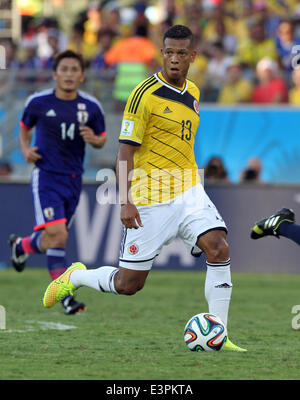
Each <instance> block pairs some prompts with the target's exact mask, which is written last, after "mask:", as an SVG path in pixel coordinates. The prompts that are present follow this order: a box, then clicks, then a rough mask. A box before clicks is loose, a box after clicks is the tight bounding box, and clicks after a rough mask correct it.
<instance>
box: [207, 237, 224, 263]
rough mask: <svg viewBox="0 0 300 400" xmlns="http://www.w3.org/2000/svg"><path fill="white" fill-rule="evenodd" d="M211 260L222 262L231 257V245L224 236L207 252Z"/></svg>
mask: <svg viewBox="0 0 300 400" xmlns="http://www.w3.org/2000/svg"><path fill="white" fill-rule="evenodd" d="M206 257H207V258H208V259H209V260H211V262H221V261H225V260H228V258H229V245H228V243H227V241H226V239H224V238H220V239H216V240H215V241H214V242H213V243H212V245H211V246H210V248H209V249H208V250H207V252H206Z"/></svg>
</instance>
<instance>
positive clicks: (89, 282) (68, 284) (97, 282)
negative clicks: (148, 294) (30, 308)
mask: <svg viewBox="0 0 300 400" xmlns="http://www.w3.org/2000/svg"><path fill="white" fill-rule="evenodd" d="M149 271H150V270H146V271H139V270H131V269H128V268H123V267H119V268H116V267H112V266H103V267H100V268H96V269H90V270H88V269H86V267H85V265H84V264H82V263H80V262H76V263H73V264H72V265H71V266H70V267H69V268H68V269H67V271H66V272H64V273H63V274H62V275H61V276H60V277H58V278H57V279H56V280H55V281H53V282H51V283H50V285H49V286H48V288H47V290H46V292H45V295H44V299H43V304H44V306H45V307H47V308H48V307H52V306H54V305H55V304H56V303H58V302H59V301H61V300H62V298H63V297H64V296H66V295H68V294H70V295H73V294H74V292H75V290H76V289H78V288H80V287H81V286H86V287H90V288H92V289H95V290H98V291H100V292H105V293H114V294H123V295H128V296H131V295H133V294H135V293H136V292H137V291H139V290H141V289H142V288H143V286H144V284H145V281H146V278H147V276H148V273H149Z"/></svg>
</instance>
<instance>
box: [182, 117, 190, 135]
mask: <svg viewBox="0 0 300 400" xmlns="http://www.w3.org/2000/svg"><path fill="white" fill-rule="evenodd" d="M186 130H187V133H186ZM191 138H192V122H191V121H190V120H189V119H188V120H187V121H185V120H184V119H183V120H182V121H181V140H191Z"/></svg>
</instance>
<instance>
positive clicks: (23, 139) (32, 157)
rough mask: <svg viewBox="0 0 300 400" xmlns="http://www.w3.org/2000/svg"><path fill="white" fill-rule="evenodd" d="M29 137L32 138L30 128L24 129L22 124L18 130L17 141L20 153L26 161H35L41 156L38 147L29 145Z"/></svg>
mask: <svg viewBox="0 0 300 400" xmlns="http://www.w3.org/2000/svg"><path fill="white" fill-rule="evenodd" d="M31 139H32V130H31V129H26V128H24V127H23V126H21V127H20V131H19V141H20V146H21V151H22V154H23V156H24V158H25V160H26V162H27V163H35V162H36V161H37V160H39V159H40V158H42V156H41V155H40V154H38V147H37V146H33V147H31V146H30V143H31Z"/></svg>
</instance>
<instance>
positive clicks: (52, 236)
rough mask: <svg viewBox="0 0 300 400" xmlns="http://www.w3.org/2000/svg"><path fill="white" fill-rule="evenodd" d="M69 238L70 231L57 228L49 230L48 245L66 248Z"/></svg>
mask: <svg viewBox="0 0 300 400" xmlns="http://www.w3.org/2000/svg"><path fill="white" fill-rule="evenodd" d="M67 239H68V232H67V231H64V230H57V231H56V232H55V231H53V232H47V242H48V247H58V248H60V247H61V248H64V247H65V246H66V242H67Z"/></svg>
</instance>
